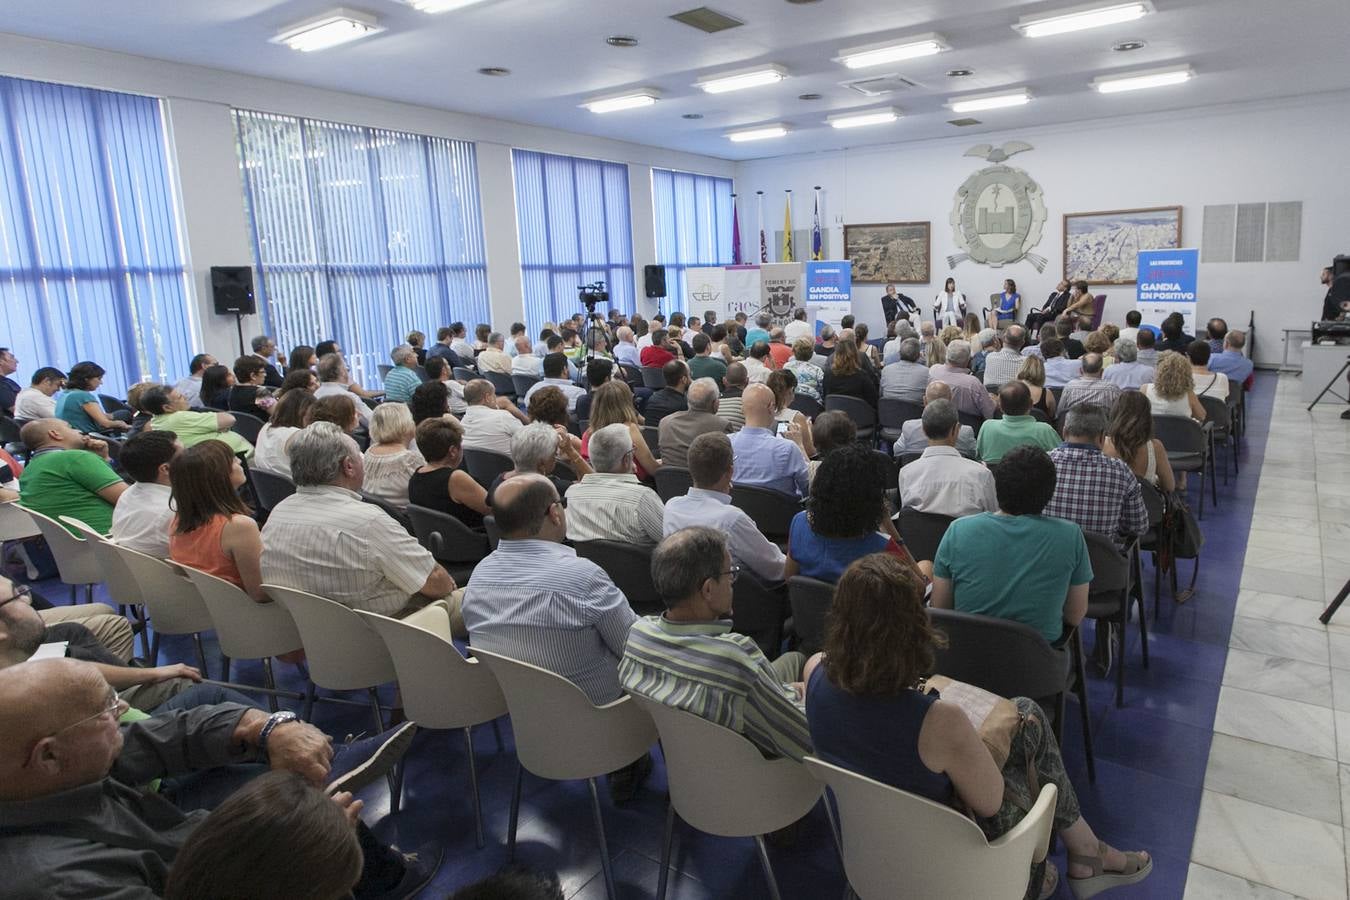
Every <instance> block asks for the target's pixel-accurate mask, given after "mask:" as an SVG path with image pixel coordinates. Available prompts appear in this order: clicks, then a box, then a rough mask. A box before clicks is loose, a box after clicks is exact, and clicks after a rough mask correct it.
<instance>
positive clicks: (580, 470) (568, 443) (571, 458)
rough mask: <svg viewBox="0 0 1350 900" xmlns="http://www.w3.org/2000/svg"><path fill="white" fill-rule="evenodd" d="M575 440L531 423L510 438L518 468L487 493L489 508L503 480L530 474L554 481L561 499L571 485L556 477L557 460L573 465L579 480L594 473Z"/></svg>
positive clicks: (501, 477)
mask: <svg viewBox="0 0 1350 900" xmlns="http://www.w3.org/2000/svg"><path fill="white" fill-rule="evenodd" d="M541 393H542V392H541ZM535 396H536V397H537V396H539V395H538V394H535ZM574 440H575V438H574V437H573V435H570V434H568V433H567V430H566V429H561V428H559V427H558V426H556V425H548V424H545V423H544V422H531V423H530V424H529V425H526V426H525V427H524V428H522V429H520V430H519V431H517V432H516V434H515V437H513V438H511V459H512V460H514V461H515V464H516V467H515V468H514V469H512V470H511V471H509V472H503V473H502V474H500V475H498V476H497V477H496V479H495V480H494V481H493V482H492V485H491V486H490V487H489V488H488V492H487V505H488V506H491V505H492V495H493V494H494V493H495V492H496V490H497V486H498V485H500V484H501V483H502V482H503V481H506V480H507V479H508V478H514V477H515V476H517V475H524V474H528V473H531V472H534V473H538V474H540V475H543V476H544V477H545V478H547V479H549V480H550V481H552V482H553V486H554V487H555V488H557V489H558V496H559V497H561V496H562V495H563V494H564V493H565V492H566V491H567V488H568V487H569V486H571V484H572V482H570V481H565V480H564V479H561V478H558V477H557V476H556V475H554V471H555V470H556V469H557V467H558V460H560V459H561V460H562V461H564V462H566V463H567V464H568V465H569V466H571V467H572V471H574V472H576V474H577V478H582V477H583V476H586V475H590V474H591V472H592V471H593V470H592V469H591V466H590V463H588V462H586V460H584V459H582V458H581V452H580V450H579V448H578V447H577V445H576V444H575V443H573V441H574Z"/></svg>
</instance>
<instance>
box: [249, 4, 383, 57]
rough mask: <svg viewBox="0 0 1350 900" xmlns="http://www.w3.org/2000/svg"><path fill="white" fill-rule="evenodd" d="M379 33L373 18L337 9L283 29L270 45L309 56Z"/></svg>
mask: <svg viewBox="0 0 1350 900" xmlns="http://www.w3.org/2000/svg"><path fill="white" fill-rule="evenodd" d="M381 31H384V28H383V26H381V25H380V24H379V22H378V20H377V19H376V18H375V17H374V16H372V15H369V14H368V13H361V12H356V11H354V10H350V9H344V8H342V7H339V8H337V9H332V10H329V11H328V12H326V13H324V14H323V15H320V16H316V17H314V18H312V19H307V20H305V21H304V22H299V23H297V24H295V25H292V26H291V27H290V28H286V29H283V30H282V31H280V32H278V33H277V35H276V37H274V38H272V43H274V44H285V45H286V46H287V47H290V48H291V49H292V50H299V51H301V52H302V53H309V52H311V51H313V50H326V49H328V48H329V47H336V46H337V45H338V44H345V43H348V42H349V41H355V40H360V39H361V38H363V37H370V36H371V35H372V34H379V33H380V32H381Z"/></svg>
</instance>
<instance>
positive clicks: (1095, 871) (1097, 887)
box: [1069, 841, 1153, 900]
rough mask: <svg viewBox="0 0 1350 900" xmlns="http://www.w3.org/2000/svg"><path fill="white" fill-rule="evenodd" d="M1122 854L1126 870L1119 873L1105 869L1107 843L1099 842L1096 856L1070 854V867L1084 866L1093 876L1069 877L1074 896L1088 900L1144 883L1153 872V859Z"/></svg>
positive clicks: (1136, 854)
mask: <svg viewBox="0 0 1350 900" xmlns="http://www.w3.org/2000/svg"><path fill="white" fill-rule="evenodd" d="M1121 852H1122V855H1123V856H1124V857H1125V868H1124V869H1122V870H1120V871H1118V872H1115V871H1111V872H1108V871H1106V870H1105V869H1104V868H1103V863H1102V859H1103V857H1105V856H1106V842H1105V841H1098V842H1097V855H1096V856H1079V855H1078V854H1076V853H1070V854H1069V865H1071V866H1073V865H1083V866H1090V867H1091V868H1092V874H1091V875H1089V876H1087V877H1086V878H1075V877H1073V876H1072V875H1070V876H1069V888H1070V889H1071V890H1072V891H1073V895H1074V896H1075V897H1077V898H1078V900H1087V898H1088V897H1095V896H1097V895H1098V894H1100V893H1101V892H1102V891H1107V890H1110V889H1111V888H1116V887H1123V886H1124V885H1127V884H1134V883H1135V882H1138V881H1143V880H1144V879H1145V878H1147V877H1148V875H1149V873H1150V872H1152V871H1153V858H1152V857H1149V859H1148V860H1147V861H1144V860H1143V858H1142V857H1140V855H1139V854H1138V853H1126V852H1124V851H1121Z"/></svg>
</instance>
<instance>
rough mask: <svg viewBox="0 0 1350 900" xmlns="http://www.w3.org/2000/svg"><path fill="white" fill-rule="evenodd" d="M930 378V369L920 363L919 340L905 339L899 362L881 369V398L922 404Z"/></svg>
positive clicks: (901, 343)
mask: <svg viewBox="0 0 1350 900" xmlns="http://www.w3.org/2000/svg"><path fill="white" fill-rule="evenodd" d="M928 378H929V376H928V367H927V366H925V365H924V364H923V363H921V362H919V339H918V338H913V337H909V338H905V339H904V340H902V341H900V344H899V360H898V361H897V362H892V363H888V364H887V365H885V366H883V367H882V369H881V396H883V397H888V398H890V399H892V400H907V401H909V402H910V403H922V402H923V392H924V390H926V389H927V387H928Z"/></svg>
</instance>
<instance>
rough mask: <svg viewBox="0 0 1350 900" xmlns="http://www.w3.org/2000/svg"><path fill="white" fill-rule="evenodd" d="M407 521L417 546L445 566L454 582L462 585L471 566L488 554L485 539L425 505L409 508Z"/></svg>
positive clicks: (466, 526)
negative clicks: (410, 525) (418, 544)
mask: <svg viewBox="0 0 1350 900" xmlns="http://www.w3.org/2000/svg"><path fill="white" fill-rule="evenodd" d="M408 521H409V522H410V523H411V524H412V533H413V535H414V536H416V538H417V541H418V543H420V544H421V545H422V546H423V547H426V548H427V550H428V551H430V552H431V555H432V556H433V557H434V558H435V560H436V562H438V563H440V564H441V565H442V566H444V567H445V570H446V571H447V572H449V573H450V577H451V578H453V579H455V583H456V584H458V585H460V586H463V585H464V584H465V583H466V582H467V581H468V580H469V575H470V574H472V572H473V567H474V566H475V565H477V563H478V562H479V561H480V560H482V559H483V557H485V556H487V555H488V553H489V552H490V550H489V545H488V536H487V534H486V533H485V532H482V531H476V530H474V529H472V528H470V527H469V526H468V525H465V524H464V523H463V522H461V521H460V520H459V519H456V518H455V517H454V516H452V515H450V514H449V513H443V512H441V511H440V510H436V509H427V508H426V507H424V506H409V507H408Z"/></svg>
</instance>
